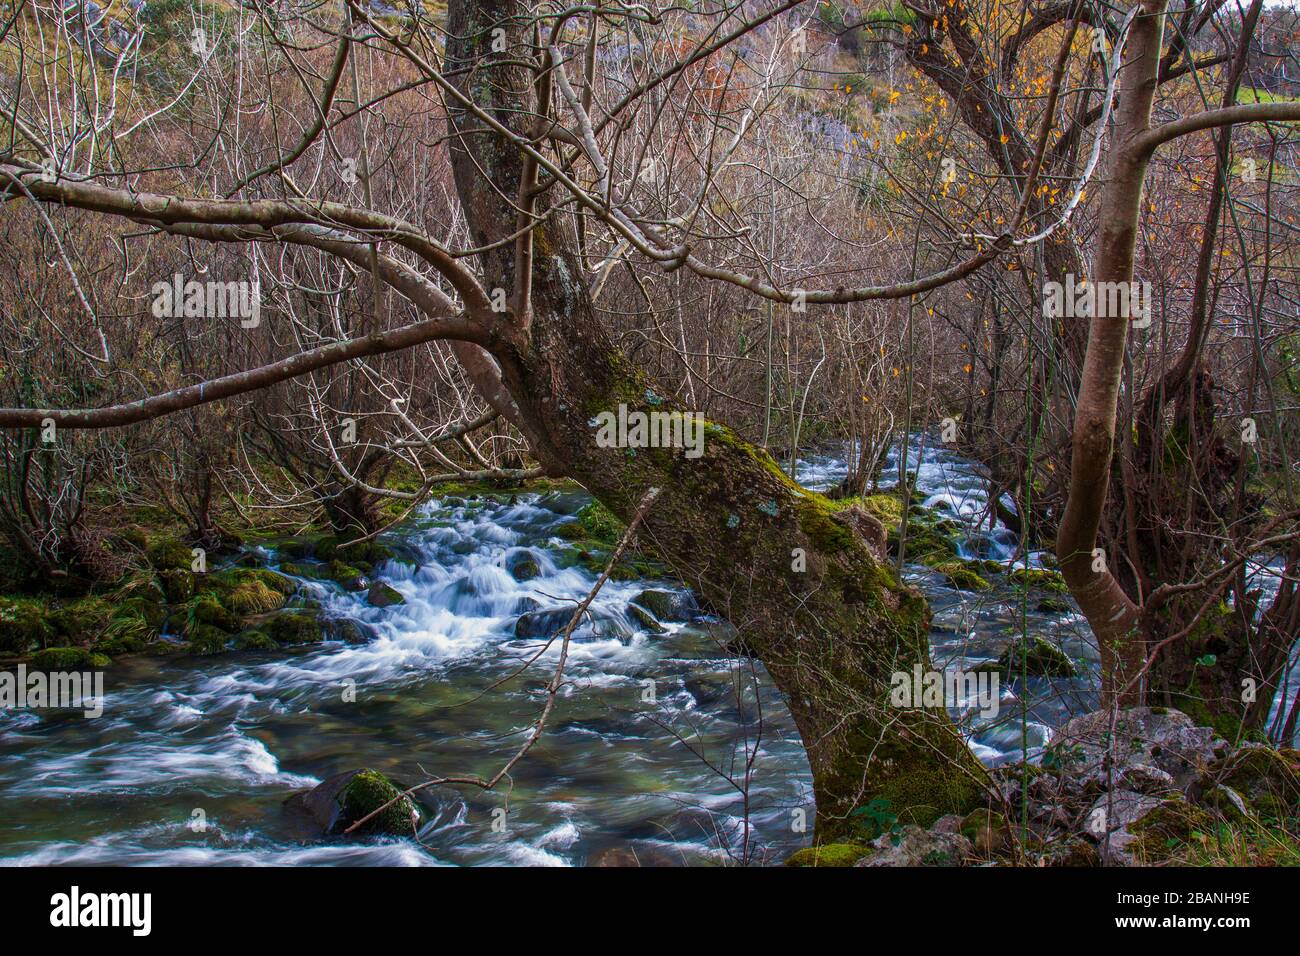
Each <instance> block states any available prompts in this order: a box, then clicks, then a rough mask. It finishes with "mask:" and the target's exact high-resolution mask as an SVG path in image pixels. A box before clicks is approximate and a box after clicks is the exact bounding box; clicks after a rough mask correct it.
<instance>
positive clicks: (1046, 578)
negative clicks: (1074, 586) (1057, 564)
mask: <svg viewBox="0 0 1300 956" xmlns="http://www.w3.org/2000/svg"><path fill="white" fill-rule="evenodd" d="M1007 580H1009V581H1010V582H1011V583H1012V584H1018V585H1020V586H1021V587H1025V588H1034V589H1037V590H1039V591H1051V592H1052V593H1053V594H1069V593H1070V589H1069V588H1068V587H1067V586H1066V584H1065V578H1063V577H1061V572H1060V571H1049V570H1046V569H1045V568H1016V569H1015V570H1014V571H1012V572H1011V574H1009V575H1008V576H1007Z"/></svg>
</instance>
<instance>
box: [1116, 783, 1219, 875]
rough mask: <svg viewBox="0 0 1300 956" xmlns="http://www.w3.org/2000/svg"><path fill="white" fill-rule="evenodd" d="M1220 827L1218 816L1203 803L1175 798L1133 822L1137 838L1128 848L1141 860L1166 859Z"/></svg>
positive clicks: (1142, 862) (1131, 830)
mask: <svg viewBox="0 0 1300 956" xmlns="http://www.w3.org/2000/svg"><path fill="white" fill-rule="evenodd" d="M1216 827H1217V824H1216V822H1215V820H1214V818H1213V817H1211V816H1210V815H1209V814H1208V813H1206V812H1205V811H1204V810H1202V809H1201V808H1200V807H1198V806H1195V805H1193V804H1191V803H1188V802H1187V801H1186V800H1184V799H1182V798H1174V799H1170V800H1166V801H1164V802H1163V803H1161V804H1160V806H1158V807H1156V808H1155V809H1153V810H1151V811H1149V812H1148V813H1146V814H1144V815H1143V817H1142V818H1141V819H1140V820H1137V821H1136V822H1134V823H1131V824H1129V826H1128V830H1129V832H1130V833H1132V834H1133V835H1134V836H1136V837H1137V840H1136V841H1134V843H1132V844H1131V845H1130V846H1129V847H1128V848H1127V849H1128V852H1129V853H1131V854H1133V856H1134V858H1135V859H1136V860H1137V861H1138V862H1139V863H1141V864H1152V863H1162V862H1164V861H1166V860H1169V859H1170V858H1172V857H1175V856H1180V855H1181V854H1182V851H1183V850H1184V848H1186V847H1187V846H1188V845H1189V844H1193V843H1203V842H1205V841H1206V840H1207V839H1210V838H1211V837H1212V835H1213V834H1214V833H1215V830H1216Z"/></svg>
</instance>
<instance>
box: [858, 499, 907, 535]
mask: <svg viewBox="0 0 1300 956" xmlns="http://www.w3.org/2000/svg"><path fill="white" fill-rule="evenodd" d="M857 502H858V503H859V504H861V505H862V507H863V508H864V509H865V510H866V512H867V514H869V515H871V516H872V517H873V518H875V519H876V520H877V521H879V522H880V523H881V524H883V525H884V526H885V527H886V528H897V527H898V526H899V525H900V524H902V522H903V502H902V499H900V498H899V497H898V496H897V495H891V494H878V495H863V496H862V497H861V498H859V499H857Z"/></svg>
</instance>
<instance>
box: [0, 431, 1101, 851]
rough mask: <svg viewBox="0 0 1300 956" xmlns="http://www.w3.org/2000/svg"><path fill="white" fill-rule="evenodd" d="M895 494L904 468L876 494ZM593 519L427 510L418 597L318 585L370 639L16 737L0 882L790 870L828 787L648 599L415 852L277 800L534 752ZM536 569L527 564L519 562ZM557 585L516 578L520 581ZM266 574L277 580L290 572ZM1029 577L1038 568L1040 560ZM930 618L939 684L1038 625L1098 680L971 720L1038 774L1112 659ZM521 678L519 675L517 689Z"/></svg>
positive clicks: (431, 818) (1014, 627) (989, 748)
mask: <svg viewBox="0 0 1300 956" xmlns="http://www.w3.org/2000/svg"><path fill="white" fill-rule="evenodd" d="M917 457H918V455H917V451H916V448H915V446H913V449H912V454H911V458H910V461H909V469H910V470H915V471H917V472H918V479H917V487H918V488H919V489H920V490H921V491H922V492H923V493H924V494H925V495H926V496H927V499H928V500H927V502H926V503H927V504H928V505H929V506H930V507H934V508H938V509H940V510H944V511H947V512H950V513H951V514H952V515H953V516H954V517H955V518H957V519H958V520H959V521H960V522H961V523H962V524H963V526H964V527H965V528H966V533H965V534H964V536H963V543H962V547H963V553H964V555H965V556H968V557H980V558H989V559H994V560H999V561H1002V562H1004V563H1007V564H1008V566H1009V567H1011V566H1015V565H1016V562H1015V561H1014V559H1013V556H1014V554H1015V550H1016V549H1015V541H1014V538H1013V536H1012V535H1011V534H1010V533H1009V532H1008V531H1007V529H1006V528H1005V527H1003V526H1001V525H1000V524H998V523H997V522H996V521H993V522H991V523H990V521H989V520H988V518H987V515H986V514H985V512H986V510H987V491H986V483H985V480H984V478H983V477H982V475H981V474H980V472H979V469H978V468H976V467H975V466H974V465H972V464H970V463H969V462H966V461H964V460H962V459H960V458H958V457H957V456H955V455H953V454H951V453H949V452H947V451H946V450H944V449H941V448H939V449H936V448H933V447H930V448H927V449H926V450H925V453H924V457H923V460H921V461H919V462H918V461H917ZM896 470H897V458H896V456H895V457H894V458H892V459H891V460H890V462H889V463H888V464H887V465H886V468H885V474H886V475H889V474H893V473H895V472H896ZM845 473H846V467H845V465H844V463H843V460H842V457H839V456H835V455H818V456H812V457H810V458H809V459H807V460H805V461H804V462H802V463H801V468H800V473H799V477H800V480H801V481H802V482H803V483H804V484H806V485H809V486H810V487H826V486H828V485H830V484H833V483H834V482H836V481H838V480H839V479H840V478H842V477H843V476H844V474H845ZM587 500H588V499H586V498H585V496H582V495H580V494H576V493H548V494H520V495H516V496H512V497H509V498H503V499H501V500H486V499H474V500H469V501H465V500H461V499H448V500H445V501H435V502H431V503H430V504H429V505H428V506H427V507H426V508H425V509H424V510H423V512H422V514H421V516H420V517H419V518H418V519H416V520H413V521H411V522H409V523H408V525H407V526H406V527H404V528H403V530H402V531H401V532H399V533H397V534H395V535H394V538H395V540H396V543H398V544H400V545H401V548H402V551H403V552H404V553H405V554H407V555H410V556H412V557H413V558H414V561H411V562H397V561H393V562H389V563H388V564H386V565H385V566H384V567H383V568H381V569H379V571H378V573H377V575H376V576H377V578H379V579H381V580H384V581H386V582H387V583H388V584H390V585H391V586H392V587H394V588H395V589H397V590H398V591H399V592H401V594H402V595H403V596H404V598H405V603H403V604H399V605H395V606H392V607H388V608H376V607H372V606H370V605H369V604H368V603H367V602H366V600H365V598H364V595H363V594H360V595H358V594H350V593H347V592H344V591H343V590H342V589H340V588H337V587H335V586H333V585H325V584H320V583H317V582H310V581H308V582H304V587H305V588H306V589H307V590H308V591H309V592H310V593H312V595H313V596H314V597H315V598H316V599H317V600H319V601H320V602H321V604H322V606H323V608H324V610H325V612H326V613H327V614H329V615H333V616H337V617H343V618H351V619H353V620H355V621H357V622H359V623H360V624H361V625H362V626H363V627H365V628H368V629H369V630H371V631H372V632H373V634H374V640H372V641H370V642H368V643H365V644H361V645H349V644H343V643H326V644H319V645H314V646H310V647H306V648H301V649H297V650H293V651H288V652H285V651H280V652H274V653H260V654H259V653H242V654H229V655H224V656H220V657H207V658H198V659H185V658H139V659H129V660H124V661H122V662H120V663H118V664H116V665H115V666H114V667H113V668H111V669H110V670H109V671H108V672H107V680H106V697H107V699H106V701H105V707H104V714H103V716H102V717H99V718H98V719H93V720H87V719H84V718H83V717H82V716H81V715H80V714H79V713H69V712H57V711H56V712H51V711H44V712H39V713H37V712H32V711H6V712H0V806H3V807H4V811H5V812H4V814H3V817H2V818H0V862H3V863H20V864H21V863H54V864H57V863H81V864H177V865H187V864H189V865H222V864H254V863H282V864H325V865H330V864H381V865H392V864H410V865H439V864H452V865H475V864H480V865H481V864H530V865H559V866H563V865H582V864H592V863H597V862H606V863H641V864H678V865H680V864H699V863H726V862H734V861H737V860H742V859H748V860H750V861H752V862H759V863H762V862H776V861H779V860H780V859H782V858H783V857H784V856H785V855H788V854H789V853H790V852H791V851H793V850H795V849H798V848H799V847H800V846H803V845H805V844H806V842H807V840H808V834H806V833H804V832H799V829H798V828H797V827H795V826H792V822H793V821H795V820H797V819H798V818H799V814H798V813H797V811H799V810H803V811H805V812H809V815H810V811H811V807H812V794H811V778H810V773H809V769H808V763H807V759H806V757H805V755H804V752H803V746H802V743H801V741H800V739H799V735H798V733H797V731H796V730H795V727H794V724H793V721H792V720H791V718H790V716H789V713H788V711H787V710H786V708H785V705H784V703H783V702H782V700H781V698H780V695H779V694H777V692H776V691H775V690H774V688H773V687H772V686H771V683H770V681H769V680H768V679H767V678H766V675H765V674H764V673H763V671H762V667H761V665H759V664H757V663H755V662H752V661H749V660H747V659H741V660H737V659H735V658H733V657H732V656H730V655H729V654H728V653H727V652H726V650H725V649H724V646H723V638H724V637H725V636H726V631H725V626H724V625H722V623H721V622H713V621H709V620H707V619H704V620H696V621H695V622H693V623H691V624H667V625H666V627H667V629H668V631H667V633H664V634H650V633H647V632H646V631H645V630H644V629H642V628H641V626H640V625H639V624H638V623H637V621H636V620H634V619H632V618H630V617H629V616H628V613H627V605H628V603H629V601H631V600H632V599H633V598H634V597H635V596H636V595H637V594H638V593H639V592H641V591H642V590H643V589H645V588H646V587H647V586H655V587H660V588H663V587H668V588H673V587H676V586H675V585H674V584H672V583H671V582H646V581H631V582H618V581H610V582H608V583H607V584H606V585H605V587H604V589H603V590H602V591H601V593H600V595H599V596H598V598H597V599H596V601H595V603H594V604H593V606H592V619H591V620H589V621H587V622H586V623H584V624H583V626H582V627H581V628H580V629H579V630H577V631H576V632H575V634H574V640H573V643H572V645H571V650H570V660H569V663H568V667H567V670H566V682H565V684H564V686H563V689H562V691H561V695H560V701H559V704H558V707H557V710H556V712H555V714H554V715H553V716H552V717H551V719H550V721H549V722H548V725H547V729H546V733H545V735H544V736H543V737H542V739H541V741H540V742H539V743H538V744H537V746H536V747H534V748H533V749H532V750H531V751H530V752H529V753H528V755H527V756H526V757H525V758H524V759H523V760H522V761H520V762H519V763H518V764H517V765H516V766H515V767H514V769H513V771H512V774H511V777H510V779H509V782H508V786H507V785H505V784H503V785H502V786H501V787H500V788H499V790H498V792H494V793H483V792H480V791H475V790H472V789H470V788H461V789H457V790H453V789H449V788H438V789H431V790H428V791H425V792H424V793H423V794H422V796H421V801H422V805H423V807H424V809H425V810H426V812H427V821H426V823H425V824H424V825H423V826H422V828H421V830H420V834H419V836H420V843H422V844H423V846H421V845H420V844H417V843H416V842H415V841H413V840H410V839H397V838H391V837H371V838H346V839H344V838H325V837H321V836H320V835H319V831H314V830H313V829H312V828H311V826H310V825H309V824H307V823H306V821H304V820H303V819H301V818H300V817H299V816H297V815H296V814H294V813H291V812H289V811H287V810H286V809H285V808H284V807H283V806H282V804H283V801H284V800H285V798H286V797H288V796H289V795H291V794H293V793H295V792H298V791H301V790H304V789H306V788H310V787H312V786H313V785H315V784H316V783H318V782H320V781H321V780H323V779H325V778H327V777H329V776H331V775H333V774H335V773H339V772H342V771H345V770H351V769H355V768H358V767H375V768H377V769H380V770H382V771H384V772H386V773H388V774H389V775H390V776H392V777H393V778H394V779H396V780H398V781H400V782H404V783H415V782H418V781H420V780H423V779H426V778H427V777H428V776H431V775H437V774H454V775H468V774H481V775H484V776H491V775H492V774H494V773H495V772H496V771H497V770H498V769H499V768H500V767H501V766H502V765H503V764H504V763H505V761H506V760H508V759H509V758H510V756H511V755H512V754H513V753H514V752H515V751H516V750H517V749H518V748H519V746H520V745H521V743H522V742H523V741H524V739H525V738H526V736H527V734H528V732H529V730H530V727H531V725H532V723H533V721H534V720H535V719H536V717H537V714H538V713H539V711H540V708H541V706H542V705H543V703H544V700H545V692H544V685H545V682H546V681H547V679H549V676H550V673H551V671H552V669H553V667H554V664H555V656H556V653H557V651H558V643H557V644H556V645H555V646H554V647H552V648H551V649H550V651H549V652H547V653H545V654H543V655H542V657H541V658H540V660H538V661H537V662H536V663H535V664H533V665H532V667H531V668H529V669H528V670H527V671H526V672H525V673H523V674H522V675H518V676H515V675H517V674H518V671H519V669H520V668H521V666H522V665H523V664H524V663H525V662H526V661H527V660H528V659H529V658H531V657H532V656H534V655H535V654H536V653H537V651H538V650H539V646H540V645H539V643H538V641H537V640H536V639H530V638H519V637H516V636H515V630H514V629H515V622H516V620H517V619H518V617H519V615H520V613H522V612H524V611H527V610H530V609H535V608H538V607H543V608H547V607H554V606H558V605H564V604H565V603H566V602H567V603H568V606H569V607H572V606H573V604H572V602H573V601H576V600H580V599H581V598H582V597H584V596H585V595H586V594H587V592H588V591H589V589H590V588H591V586H592V584H593V583H594V576H593V575H592V574H591V573H590V572H589V571H587V570H586V569H584V568H582V567H581V566H577V567H575V566H572V565H571V563H570V559H569V558H567V557H566V555H569V554H571V549H570V548H569V546H568V545H567V543H566V542H564V541H563V540H562V539H560V538H558V537H556V536H555V531H556V528H557V527H558V526H559V525H561V524H563V523H565V522H566V521H569V520H571V518H570V516H571V515H572V514H573V513H574V512H576V511H577V510H578V509H579V508H581V507H582V505H583V504H585V503H586V501H587ZM525 552H527V554H526V555H525ZM525 556H527V557H531V559H532V560H533V561H535V562H536V564H537V566H538V570H539V572H540V573H539V574H538V575H537V576H536V577H534V578H532V579H530V580H527V581H524V582H520V581H516V580H515V578H514V577H513V576H512V575H511V574H510V572H509V571H508V570H507V569H508V568H511V567H514V566H515V564H516V562H517V561H519V560H520V559H521V558H522V557H525ZM262 557H263V558H264V559H265V560H266V561H267V562H268V563H269V564H270V565H271V566H276V565H277V560H278V559H277V557H276V556H275V555H274V554H264V555H262ZM1028 561H1029V563H1030V565H1034V564H1035V563H1036V556H1034V555H1032V554H1031V555H1029V556H1028ZM906 573H907V577H908V578H909V579H910V580H912V581H913V582H914V583H916V584H917V585H918V586H919V587H921V588H923V589H924V590H925V592H926V594H927V596H928V597H929V599H930V602H931V605H932V608H933V610H934V623H933V630H932V647H933V653H934V657H935V660H936V662H938V663H939V664H940V665H941V666H944V667H966V666H969V665H971V664H974V663H978V662H981V661H986V660H990V659H994V658H996V657H997V655H998V654H999V653H1000V651H1001V650H1002V648H1003V647H1004V646H1005V645H1006V644H1007V642H1008V641H1010V640H1011V639H1012V638H1013V636H1014V635H1016V634H1019V633H1021V631H1022V629H1024V628H1027V629H1028V630H1029V632H1030V633H1037V634H1042V635H1044V636H1046V637H1049V638H1051V639H1052V640H1054V641H1056V642H1057V643H1058V644H1059V645H1060V646H1062V647H1063V648H1064V650H1065V651H1066V653H1068V654H1069V655H1070V656H1071V657H1072V658H1074V659H1075V660H1076V662H1078V663H1079V664H1080V675H1081V676H1079V677H1077V678H1071V679H1064V680H1048V679H1039V678H1031V679H1030V680H1029V681H1028V682H1027V684H1026V685H1025V686H1020V685H1019V683H1018V682H1017V683H1013V684H1012V685H1010V686H1008V685H1005V684H1004V685H1003V686H1002V688H1001V697H1002V700H1001V704H1002V707H1001V711H1000V713H999V715H998V716H997V717H996V718H995V719H984V718H981V717H980V716H979V715H978V713H977V712H976V710H977V708H976V706H975V703H974V702H973V701H972V702H963V704H962V706H960V707H958V708H955V709H954V710H953V716H954V717H955V718H957V719H958V720H959V721H960V722H961V724H962V726H963V728H964V729H965V731H966V732H967V733H968V735H969V738H970V742H971V746H972V748H973V749H974V751H975V752H976V753H977V754H978V755H979V756H980V758H981V759H983V760H985V761H986V762H988V763H997V762H1001V761H1005V760H1013V759H1019V757H1020V756H1021V754H1022V752H1023V753H1027V754H1028V755H1030V756H1031V757H1032V756H1034V755H1035V754H1037V753H1038V752H1040V751H1041V747H1042V746H1043V744H1044V742H1045V741H1046V740H1047V739H1048V737H1049V735H1050V728H1051V727H1053V726H1056V725H1057V724H1059V723H1060V722H1061V721H1062V720H1064V719H1068V717H1069V716H1071V715H1073V714H1075V713H1082V712H1085V711H1087V710H1088V709H1090V708H1091V707H1092V706H1093V704H1094V703H1095V700H1096V689H1097V687H1096V685H1097V682H1096V660H1097V654H1096V649H1095V647H1093V646H1092V644H1091V643H1090V639H1089V634H1088V631H1087V628H1086V626H1085V625H1084V624H1083V622H1082V619H1081V618H1080V617H1079V616H1078V615H1076V614H1071V613H1068V612H1066V613H1040V612H1038V611H1035V610H1034V609H1033V608H1034V604H1035V599H1034V598H1033V597H1031V598H1030V599H1029V600H1028V602H1026V601H1025V600H1024V598H1023V596H1022V595H1020V594H1018V593H1016V592H1015V591H1014V590H1012V589H1010V588H1006V587H1003V586H999V587H997V588H995V589H994V590H993V591H990V592H984V593H982V594H978V595H975V594H967V593H963V592H959V591H955V590H953V589H952V588H951V587H948V586H947V585H946V583H945V582H944V580H943V579H942V578H941V577H939V576H938V575H936V574H934V573H933V572H930V571H929V570H927V569H925V568H923V567H920V566H909V567H908V569H907V572H906ZM506 678H513V679H510V680H508V681H506V682H505V683H500V685H499V686H495V685H498V684H499V682H502V681H503V680H505V679H506Z"/></svg>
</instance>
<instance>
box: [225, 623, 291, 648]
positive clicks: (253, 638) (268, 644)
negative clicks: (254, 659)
mask: <svg viewBox="0 0 1300 956" xmlns="http://www.w3.org/2000/svg"><path fill="white" fill-rule="evenodd" d="M235 649H236V650H240V651H275V650H279V649H280V645H279V644H277V643H276V642H275V641H273V640H272V639H271V636H270V635H269V634H267V633H266V631H263V630H260V629H259V628H253V629H251V630H248V631H244V633H242V634H240V635H238V636H236V637H235Z"/></svg>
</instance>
